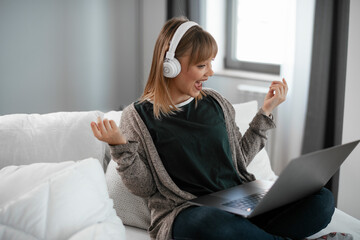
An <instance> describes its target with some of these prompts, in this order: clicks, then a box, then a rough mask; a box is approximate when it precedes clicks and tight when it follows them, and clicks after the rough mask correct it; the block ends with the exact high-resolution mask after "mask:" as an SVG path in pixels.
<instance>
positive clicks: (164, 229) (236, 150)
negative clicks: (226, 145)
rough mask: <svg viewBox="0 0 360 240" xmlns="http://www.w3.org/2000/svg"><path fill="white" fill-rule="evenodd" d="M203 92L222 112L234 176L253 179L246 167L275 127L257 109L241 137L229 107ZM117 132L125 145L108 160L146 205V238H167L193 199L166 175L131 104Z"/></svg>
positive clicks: (114, 149) (214, 94)
mask: <svg viewBox="0 0 360 240" xmlns="http://www.w3.org/2000/svg"><path fill="white" fill-rule="evenodd" d="M204 92H205V93H206V94H207V95H210V96H212V97H214V98H215V99H216V100H217V101H218V102H219V104H220V106H221V107H222V109H223V111H224V117H225V122H226V129H227V132H228V137H229V141H230V148H231V153H232V159H233V161H234V165H235V167H236V170H237V171H238V174H239V175H240V177H241V179H242V180H243V181H244V182H249V181H253V180H255V177H254V175H252V174H251V173H249V172H248V171H247V170H246V166H247V165H248V164H249V163H250V162H251V160H252V159H253V158H254V156H255V155H256V154H257V153H258V152H259V151H260V150H261V149H262V148H263V147H264V145H265V141H266V131H267V130H269V129H271V128H274V127H275V124H274V122H273V120H272V119H271V118H270V117H268V116H266V115H265V114H264V112H263V111H262V110H261V109H260V110H259V112H258V113H257V114H256V115H255V117H254V118H253V120H252V121H251V123H250V124H249V125H250V127H249V129H248V130H247V131H246V133H245V134H244V135H243V136H242V135H241V133H240V131H239V128H238V127H237V126H236V124H235V110H234V108H233V106H232V105H231V104H230V103H229V102H228V101H227V100H226V99H225V98H223V97H222V96H221V95H220V94H219V93H217V92H216V91H214V90H211V89H204ZM200 104H201V103H200ZM120 129H121V131H122V132H123V134H125V136H126V138H127V140H128V143H127V144H124V145H116V146H111V147H110V148H111V154H112V158H113V160H114V161H115V162H117V164H118V167H117V170H118V172H119V174H120V175H121V178H122V180H123V182H124V184H125V185H126V187H127V188H128V189H129V190H130V191H131V192H132V193H133V194H135V195H138V196H140V197H142V198H145V199H146V200H147V202H148V207H149V209H150V213H151V224H150V227H149V229H148V232H149V234H150V237H151V238H152V239H160V240H163V239H164V240H166V239H171V233H172V224H173V221H174V219H175V217H176V216H177V214H178V213H179V212H180V211H181V210H183V209H185V208H187V207H189V206H191V205H190V204H189V203H188V202H187V200H190V199H193V198H195V196H194V195H193V194H191V193H189V192H185V191H183V190H181V189H179V187H178V186H177V185H176V184H175V183H174V182H173V180H172V179H171V178H170V176H169V174H168V173H167V172H166V170H165V168H164V165H163V163H162V161H161V159H160V157H159V155H158V152H157V150H156V147H155V145H154V142H153V141H152V138H151V135H150V133H149V131H148V129H147V128H146V125H145V124H144V122H143V121H142V119H141V117H140V116H139V114H138V113H137V111H136V110H135V108H134V104H131V105H129V106H128V107H126V108H125V109H124V111H123V113H122V117H121V124H120Z"/></svg>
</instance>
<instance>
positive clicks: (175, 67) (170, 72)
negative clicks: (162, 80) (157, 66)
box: [163, 58, 181, 78]
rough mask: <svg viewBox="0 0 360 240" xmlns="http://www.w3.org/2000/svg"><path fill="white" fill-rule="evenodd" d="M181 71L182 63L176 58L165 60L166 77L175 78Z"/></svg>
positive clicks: (164, 71)
mask: <svg viewBox="0 0 360 240" xmlns="http://www.w3.org/2000/svg"><path fill="white" fill-rule="evenodd" d="M180 71H181V64H180V62H179V61H178V60H177V59H176V58H174V59H171V60H170V59H166V60H165V61H164V67H163V74H164V77H167V78H175V77H176V76H177V75H179V73H180Z"/></svg>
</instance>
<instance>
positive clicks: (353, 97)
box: [338, 0, 360, 219]
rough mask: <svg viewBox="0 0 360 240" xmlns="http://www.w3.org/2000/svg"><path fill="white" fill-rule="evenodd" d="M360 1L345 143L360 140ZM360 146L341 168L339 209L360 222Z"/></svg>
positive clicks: (355, 3)
mask: <svg viewBox="0 0 360 240" xmlns="http://www.w3.org/2000/svg"><path fill="white" fill-rule="evenodd" d="M359 13H360V0H351V1H350V22H349V42H348V56H347V69H346V89H345V109H344V120H343V121H344V122H343V124H344V125H343V142H344V143H346V142H350V141H354V140H358V139H360V127H359V119H360V107H359V103H360V94H359V91H360V80H359V77H360V68H359V64H360V44H359V43H360V27H359V23H360V15H359ZM359 170H360V146H357V148H356V149H355V150H354V152H353V153H351V155H350V156H349V158H348V159H347V160H346V161H345V163H344V164H343V165H342V167H341V169H340V183H339V196H338V208H339V209H341V210H343V211H344V212H346V213H348V214H350V215H352V216H354V217H356V218H358V219H360V205H359V203H360V186H359V184H360V174H359Z"/></svg>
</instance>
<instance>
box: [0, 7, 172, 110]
mask: <svg viewBox="0 0 360 240" xmlns="http://www.w3.org/2000/svg"><path fill="white" fill-rule="evenodd" d="M165 6H166V5H165V0H152V1H146V0H109V1H103V0H46V1H44V0H32V1H27V0H0V36H1V37H0V115H3V114H9V113H35V112H36V113H47V112H54V111H84V110H94V109H99V110H103V111H106V110H110V109H116V108H118V107H119V106H120V105H123V106H124V105H127V104H129V103H130V102H132V101H134V100H136V99H137V98H138V97H139V95H140V93H141V92H142V88H143V81H144V76H145V75H147V73H144V71H145V72H146V71H148V69H149V67H148V65H147V64H148V63H149V61H151V58H150V57H149V55H151V54H152V50H153V46H154V43H155V39H156V37H157V35H158V33H159V30H160V28H161V26H162V25H163V23H164V21H165V9H166V7H165ZM149 58H150V60H149ZM145 62H146V64H145Z"/></svg>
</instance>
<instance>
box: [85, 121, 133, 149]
mask: <svg viewBox="0 0 360 240" xmlns="http://www.w3.org/2000/svg"><path fill="white" fill-rule="evenodd" d="M91 129H92V131H93V134H94V136H95V137H96V138H97V139H99V140H100V141H103V142H106V143H108V144H110V145H119V144H125V143H127V140H126V138H125V136H124V135H123V134H122V133H121V131H120V129H119V128H118V126H117V125H116V123H115V122H114V120H110V121H109V120H108V119H104V120H103V121H101V118H100V117H98V121H97V123H96V122H91Z"/></svg>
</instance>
